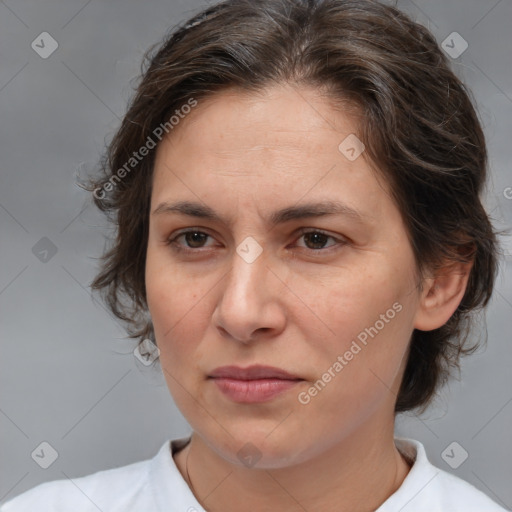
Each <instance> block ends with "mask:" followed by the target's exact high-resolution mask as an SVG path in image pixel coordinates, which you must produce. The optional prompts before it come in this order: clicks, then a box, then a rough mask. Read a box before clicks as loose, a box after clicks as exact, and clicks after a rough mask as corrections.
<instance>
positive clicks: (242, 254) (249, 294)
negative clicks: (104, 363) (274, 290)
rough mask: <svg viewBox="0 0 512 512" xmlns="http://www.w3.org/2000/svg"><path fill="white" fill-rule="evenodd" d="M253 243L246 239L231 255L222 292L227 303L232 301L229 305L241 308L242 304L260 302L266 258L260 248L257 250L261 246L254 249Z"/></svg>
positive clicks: (264, 281) (264, 280) (265, 272)
mask: <svg viewBox="0 0 512 512" xmlns="http://www.w3.org/2000/svg"><path fill="white" fill-rule="evenodd" d="M248 238H249V237H248ZM255 243H257V242H255V241H254V239H252V240H250V239H249V240H248V239H247V238H246V239H245V240H244V241H242V242H241V243H240V244H239V245H238V247H237V248H236V254H233V260H232V264H231V270H230V272H229V274H228V276H227V281H226V288H225V290H224V298H225V299H226V300H227V302H229V301H234V304H231V305H236V304H240V305H241V306H243V304H244V303H247V302H254V301H255V300H260V299H261V296H262V295H263V292H264V291H265V290H264V288H265V287H264V286H263V285H264V284H265V283H266V281H267V279H266V274H267V272H268V269H267V258H266V255H265V254H263V250H262V248H260V249H258V247H261V246H260V245H259V244H258V247H256V246H255ZM251 305H252V306H253V307H254V306H255V304H251ZM247 306H249V304H247Z"/></svg>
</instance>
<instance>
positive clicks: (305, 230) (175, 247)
mask: <svg viewBox="0 0 512 512" xmlns="http://www.w3.org/2000/svg"><path fill="white" fill-rule="evenodd" d="M188 233H199V234H201V235H206V236H209V237H210V238H213V237H212V236H211V235H210V234H208V233H205V232H204V231H200V230H199V229H188V230H185V231H181V232H180V233H178V234H177V235H176V236H173V237H170V238H168V239H167V240H166V241H165V245H168V246H171V249H172V250H174V251H177V252H185V253H200V252H206V251H205V248H203V247H198V248H190V247H189V248H185V247H183V246H180V245H179V244H177V242H176V240H178V238H180V237H182V236H184V235H187V234H188ZM298 234H299V238H302V237H303V236H304V235H308V234H320V235H324V236H326V237H327V238H331V239H332V240H334V241H336V242H337V246H338V248H339V247H341V246H344V245H347V244H348V241H347V240H346V239H340V238H336V237H334V236H332V235H329V234H328V233H326V232H325V231H322V230H321V229H308V228H302V229H301V230H299V233H298ZM336 248H337V247H336V245H334V246H331V247H327V248H321V249H309V248H307V247H301V249H305V250H306V251H308V252H310V253H319V252H323V253H326V252H331V251H332V250H336Z"/></svg>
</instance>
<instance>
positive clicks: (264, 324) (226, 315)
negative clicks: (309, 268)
mask: <svg viewBox="0 0 512 512" xmlns="http://www.w3.org/2000/svg"><path fill="white" fill-rule="evenodd" d="M258 245H259V244H258ZM256 249H257V247H256V246H255V245H254V241H252V240H247V239H246V240H245V241H243V242H241V243H240V244H239V246H238V247H237V250H236V253H234V254H233V257H232V263H231V268H230V271H229V272H228V274H227V276H226V280H225V281H224V288H223V289H222V295H221V297H220V298H219V302H218V304H217V307H216V311H215V314H214V318H213V320H214V321H215V323H216V325H217V327H221V328H222V329H223V330H224V331H226V332H227V333H229V335H230V336H231V337H233V338H234V339H237V340H238V341H242V342H247V341H249V340H250V338H251V337H252V336H253V333H254V331H256V330H258V329H267V328H274V329H275V328H277V327H278V325H279V324H280V322H281V319H282V318H284V315H282V313H279V308H278V307H277V306H276V304H272V303H273V302H274V301H276V299H277V297H276V294H277V289H275V288H274V287H272V284H271V283H270V282H269V279H268V278H269V274H270V273H271V272H270V270H269V269H268V268H267V263H268V258H267V257H266V254H265V253H264V251H262V250H261V249H262V248H261V246H260V249H258V250H257V252H258V253H259V254H257V252H255V251H256Z"/></svg>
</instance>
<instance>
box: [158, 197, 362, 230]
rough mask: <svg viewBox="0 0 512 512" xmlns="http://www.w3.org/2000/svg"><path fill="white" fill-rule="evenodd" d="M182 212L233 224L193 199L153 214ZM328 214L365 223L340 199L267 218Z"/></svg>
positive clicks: (288, 209)
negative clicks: (339, 200)
mask: <svg viewBox="0 0 512 512" xmlns="http://www.w3.org/2000/svg"><path fill="white" fill-rule="evenodd" d="M173 213H177V214H181V215H187V216H189V217H196V218H201V219H207V220H210V221H216V222H220V223H224V224H227V225H229V226H230V225H231V221H230V220H225V219H223V218H222V217H221V216H220V215H219V214H218V213H217V212H215V210H213V209H212V208H210V207H209V206H206V205H204V204H201V203H197V202H193V201H178V202H176V203H168V202H163V203H160V204H159V205H158V206H157V207H156V208H155V210H154V211H153V215H161V214H173ZM327 215H344V216H347V217H350V218H351V219H352V220H354V221H355V222H357V223H361V224H362V223H364V221H365V219H366V216H365V215H363V214H362V213H360V212H358V211H357V210H355V209H354V208H351V207H349V206H347V205H345V204H343V203H340V202H338V201H321V202H318V203H306V204H302V205H300V206H289V207H286V208H283V209H281V210H277V211H274V212H272V213H271V214H270V216H269V217H268V219H267V223H268V224H269V225H271V226H275V225H277V224H283V223H285V222H289V221H292V220H298V219H306V218H312V217H324V216H327Z"/></svg>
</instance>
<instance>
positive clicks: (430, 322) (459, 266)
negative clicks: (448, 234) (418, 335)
mask: <svg viewBox="0 0 512 512" xmlns="http://www.w3.org/2000/svg"><path fill="white" fill-rule="evenodd" d="M472 266H473V262H469V263H459V262H455V263H451V264H449V265H446V266H444V267H443V268H441V269H439V271H438V272H437V273H436V276H435V277H430V278H426V279H424V280H423V290H422V292H421V295H420V300H419V304H418V309H417V311H416V315H415V317H414V328H415V329H419V330H420V331H431V330H433V329H437V328H439V327H441V326H443V325H444V324H445V323H446V322H448V320H449V319H450V317H451V316H452V315H453V313H455V310H456V309H457V308H458V307H459V304H460V301H461V300H462V297H463V296H464V293H465V291H466V286H467V284H468V279H469V274H470V272H471V267H472Z"/></svg>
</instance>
